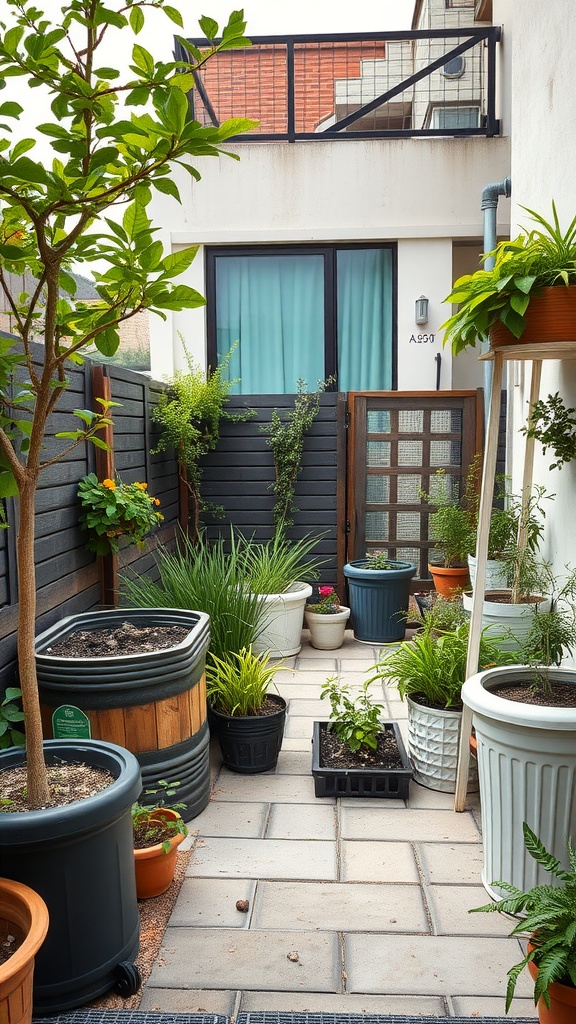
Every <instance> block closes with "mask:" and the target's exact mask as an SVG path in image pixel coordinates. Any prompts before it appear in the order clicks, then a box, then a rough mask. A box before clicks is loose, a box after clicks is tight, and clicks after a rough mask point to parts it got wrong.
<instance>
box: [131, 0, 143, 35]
mask: <svg viewBox="0 0 576 1024" xmlns="http://www.w3.org/2000/svg"><path fill="white" fill-rule="evenodd" d="M129 21H130V27H131V29H132V31H133V33H134V35H135V36H137V35H138V33H139V32H141V30H142V29H143V28H144V15H143V13H142V9H141V8H140V7H133V8H132V9H131V11H130V15H129Z"/></svg>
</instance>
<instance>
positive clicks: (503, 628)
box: [462, 590, 550, 651]
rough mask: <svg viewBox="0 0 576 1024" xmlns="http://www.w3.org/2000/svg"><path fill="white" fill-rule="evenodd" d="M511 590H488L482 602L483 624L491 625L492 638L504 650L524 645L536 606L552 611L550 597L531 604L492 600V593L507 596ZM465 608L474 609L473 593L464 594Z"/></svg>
mask: <svg viewBox="0 0 576 1024" xmlns="http://www.w3.org/2000/svg"><path fill="white" fill-rule="evenodd" d="M510 593H511V591H510V590H492V591H490V590H488V591H486V593H485V595H484V601H483V602H482V626H483V627H484V626H491V627H492V628H491V629H490V633H489V636H490V639H492V640H496V641H497V642H498V646H499V647H500V649H501V650H502V651H517V650H519V648H520V647H521V645H522V641H523V640H524V639H525V638H526V636H527V635H528V633H529V631H530V627H531V625H532V616H533V615H534V612H535V610H536V608H538V610H539V611H541V612H549V611H550V599H549V598H543V597H541V598H538V599H537V601H535V602H532V603H530V604H506V603H502V602H500V601H491V600H490V598H491V596H492V595H499V594H502V595H504V596H507V595H509V594H510ZM462 601H463V603H464V610H465V611H467V612H469V613H470V612H471V611H472V594H471V593H464V594H463V595H462Z"/></svg>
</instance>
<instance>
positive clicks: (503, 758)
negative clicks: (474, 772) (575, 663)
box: [462, 665, 576, 899]
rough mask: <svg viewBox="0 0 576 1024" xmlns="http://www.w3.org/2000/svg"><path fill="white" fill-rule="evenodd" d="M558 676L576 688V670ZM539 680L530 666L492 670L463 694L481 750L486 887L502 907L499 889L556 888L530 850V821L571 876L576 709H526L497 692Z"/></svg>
mask: <svg viewBox="0 0 576 1024" xmlns="http://www.w3.org/2000/svg"><path fill="white" fill-rule="evenodd" d="M550 676H551V678H552V679H555V680H563V681H569V682H570V683H572V684H573V685H574V686H575V687H576V669H571V668H553V669H550ZM532 677H533V669H530V668H527V667H526V666H523V665H521V666H511V667H510V666H506V667H503V668H492V669H487V670H486V671H485V672H479V673H477V674H476V675H474V676H471V677H470V679H468V680H467V681H466V682H465V683H464V687H463V690H462V699H463V700H464V703H465V704H467V705H468V707H470V708H471V709H472V712H473V724H474V727H475V729H476V739H477V742H478V771H479V776H480V802H481V807H482V837H483V844H484V868H483V871H482V882H483V884H484V886H485V888H486V889H487V891H488V892H489V893H490V895H491V896H492V897H493V898H494V899H500V898H501V897H502V896H504V895H505V893H504V892H503V891H502V892H500V891H499V890H498V889H494V888H493V887H492V882H495V881H499V880H503V881H506V882H510V883H511V884H512V885H515V886H516V887H517V888H518V889H521V890H522V891H526V890H527V889H531V888H532V887H533V886H535V885H540V884H541V883H545V882H546V883H549V882H550V875H549V874H547V873H546V872H545V871H544V870H543V869H542V868H541V867H540V866H539V865H538V864H536V861H535V860H534V859H533V858H532V857H531V856H530V855H529V854H528V853H527V851H526V849H525V846H524V838H523V833H522V823H523V822H524V821H525V822H527V824H528V825H529V826H530V828H531V829H532V830H533V831H534V832H535V833H536V835H537V836H538V838H539V839H541V840H542V842H543V843H544V846H545V847H546V849H547V850H549V851H550V853H552V854H553V855H554V856H555V857H557V858H558V860H560V861H561V862H562V864H564V866H565V867H566V868H567V867H568V864H567V858H566V837H567V836H572V837H573V838H574V837H576V707H573V708H549V707H542V706H540V705H532V704H522V703H520V702H518V701H511V700H507V699H505V698H502V697H498V696H496V694H495V693H494V692H491V690H493V689H494V687H495V686H496V685H497V684H498V683H502V682H509V681H511V680H517V679H518V680H521V681H526V682H527V683H529V682H530V680H531V679H532ZM575 699H576V692H575Z"/></svg>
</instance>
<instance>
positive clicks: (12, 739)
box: [0, 686, 26, 750]
mask: <svg viewBox="0 0 576 1024" xmlns="http://www.w3.org/2000/svg"><path fill="white" fill-rule="evenodd" d="M21 696H22V693H21V691H20V690H19V689H18V687H17V686H8V687H7V689H6V692H5V694H4V700H3V701H2V703H1V704H0V750H3V749H4V748H6V747H23V746H25V745H26V737H25V735H24V733H23V732H21V731H20V729H18V728H16V722H23V721H24V712H23V711H22V707H21V704H20V697H21Z"/></svg>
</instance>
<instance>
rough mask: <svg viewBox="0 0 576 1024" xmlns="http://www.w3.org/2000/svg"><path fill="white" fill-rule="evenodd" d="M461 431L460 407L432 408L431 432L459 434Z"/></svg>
mask: <svg viewBox="0 0 576 1024" xmlns="http://www.w3.org/2000/svg"><path fill="white" fill-rule="evenodd" d="M461 432H462V410H461V409H433V410H432V412H431V413H430V433H431V434H460V433H461Z"/></svg>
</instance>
